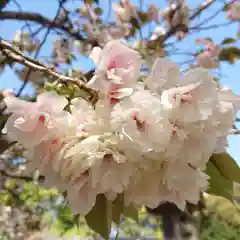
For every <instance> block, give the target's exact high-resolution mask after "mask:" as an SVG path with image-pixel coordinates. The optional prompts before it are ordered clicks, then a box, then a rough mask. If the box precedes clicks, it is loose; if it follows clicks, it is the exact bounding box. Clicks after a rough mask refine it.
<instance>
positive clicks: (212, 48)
mask: <svg viewBox="0 0 240 240" xmlns="http://www.w3.org/2000/svg"><path fill="white" fill-rule="evenodd" d="M196 42H197V43H198V44H201V45H203V46H204V47H205V50H204V52H203V53H201V54H199V55H198V56H197V63H198V65H199V66H201V67H203V68H208V69H215V68H218V67H219V64H220V63H219V61H218V60H217V59H216V57H217V56H218V55H219V53H220V51H221V48H220V46H218V45H215V44H213V43H212V42H211V41H208V40H204V39H197V40H196Z"/></svg>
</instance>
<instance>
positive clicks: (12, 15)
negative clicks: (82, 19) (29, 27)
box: [0, 11, 85, 41]
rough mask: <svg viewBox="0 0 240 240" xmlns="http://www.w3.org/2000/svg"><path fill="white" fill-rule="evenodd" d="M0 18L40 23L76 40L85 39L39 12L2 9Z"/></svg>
mask: <svg viewBox="0 0 240 240" xmlns="http://www.w3.org/2000/svg"><path fill="white" fill-rule="evenodd" d="M0 20H17V21H31V22H35V23H38V24H41V25H42V26H45V27H50V28H55V29H59V30H61V31H63V32H64V33H66V34H67V35H69V36H70V37H73V38H75V39H76V40H80V41H83V40H85V39H84V38H83V36H82V35H81V34H79V33H78V32H76V31H74V30H72V29H70V28H68V27H67V26H64V25H63V24H62V23H60V22H58V21H52V20H51V19H49V18H47V17H45V16H43V15H41V14H39V13H29V12H16V11H2V12H0Z"/></svg>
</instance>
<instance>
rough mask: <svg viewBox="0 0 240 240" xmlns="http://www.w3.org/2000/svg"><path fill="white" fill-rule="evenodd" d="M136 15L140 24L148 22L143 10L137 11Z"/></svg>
mask: <svg viewBox="0 0 240 240" xmlns="http://www.w3.org/2000/svg"><path fill="white" fill-rule="evenodd" d="M138 17H139V19H140V21H141V23H142V24H145V23H147V22H148V14H147V13H145V12H138Z"/></svg>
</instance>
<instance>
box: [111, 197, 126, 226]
mask: <svg viewBox="0 0 240 240" xmlns="http://www.w3.org/2000/svg"><path fill="white" fill-rule="evenodd" d="M123 211H124V195H123V194H119V195H118V197H117V198H116V199H115V200H114V201H113V205H112V220H113V222H115V223H116V224H117V225H119V224H120V219H121V215H122V214H123Z"/></svg>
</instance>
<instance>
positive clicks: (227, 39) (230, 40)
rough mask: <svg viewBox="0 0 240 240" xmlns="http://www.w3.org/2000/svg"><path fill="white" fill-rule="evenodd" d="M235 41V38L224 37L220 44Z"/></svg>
mask: <svg viewBox="0 0 240 240" xmlns="http://www.w3.org/2000/svg"><path fill="white" fill-rule="evenodd" d="M235 42H236V39H234V38H225V39H224V40H223V41H222V42H221V44H228V43H235Z"/></svg>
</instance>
